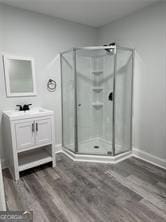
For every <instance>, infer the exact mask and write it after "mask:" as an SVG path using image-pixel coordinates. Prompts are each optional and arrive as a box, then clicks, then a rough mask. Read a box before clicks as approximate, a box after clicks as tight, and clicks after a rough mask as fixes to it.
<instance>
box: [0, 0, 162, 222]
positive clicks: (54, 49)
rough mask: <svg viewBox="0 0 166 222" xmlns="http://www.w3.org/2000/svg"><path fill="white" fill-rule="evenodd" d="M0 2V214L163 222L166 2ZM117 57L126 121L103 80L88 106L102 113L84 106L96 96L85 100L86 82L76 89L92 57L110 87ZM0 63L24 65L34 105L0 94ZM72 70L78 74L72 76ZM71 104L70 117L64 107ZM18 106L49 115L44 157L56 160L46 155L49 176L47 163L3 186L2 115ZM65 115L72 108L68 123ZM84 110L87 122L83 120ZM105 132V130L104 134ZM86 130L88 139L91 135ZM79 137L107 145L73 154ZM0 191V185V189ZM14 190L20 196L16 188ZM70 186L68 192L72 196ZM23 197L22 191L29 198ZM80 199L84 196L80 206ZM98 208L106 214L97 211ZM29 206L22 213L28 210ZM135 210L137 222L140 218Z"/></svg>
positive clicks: (0, 68)
mask: <svg viewBox="0 0 166 222" xmlns="http://www.w3.org/2000/svg"><path fill="white" fill-rule="evenodd" d="M0 2H1V3H0V53H1V59H0V79H1V81H0V157H1V164H2V168H3V183H4V192H3V185H2V186H1V188H0V189H1V191H0V194H1V193H2V199H5V201H4V202H5V203H4V204H3V209H7V210H8V211H9V212H10V211H12V210H20V211H21V210H28V211H33V218H34V221H76V222H79V221H97V222H98V221H104V222H107V221H113V222H114V221H126V222H127V221H143V222H144V221H155V222H156V221H166V211H165V209H166V203H165V198H166V188H165V184H166V171H165V170H166V119H165V118H164V117H165V116H166V99H165V98H166V54H165V45H166V40H165V33H166V29H165V24H166V2H164V1H162V2H161V1H157V0H154V1H142V3H140V1H138V0H135V1H134V2H133V1H131V0H125V1H124V2H125V3H124V2H122V1H118V3H115V1H103V2H102V4H101V1H99V0H94V1H92V0H89V1H85V2H82V1H78V2H76V1H70V0H69V1H65V0H62V2H61V3H60V2H59V1H56V0H55V1H48V2H46V1H32V0H31V1H29V3H26V1H24V0H22V1H16V0H13V1H10V0H7V1H3V0H0ZM94 7H95V10H93V8H94ZM53 8H55V9H54V10H53ZM66 9H68V10H67V11H66ZM83 9H84V12H82V11H83ZM78 12H79V13H78ZM85 12H86V13H85ZM84 14H85V15H84ZM112 43H115V46H116V47H117V48H116V47H114V45H109V44H112ZM104 45H106V46H104ZM87 47H88V48H87ZM93 47H96V48H93ZM118 47H119V50H120V48H121V49H122V48H126V49H130V50H131V54H130V53H129V54H130V55H129V54H128V51H127V52H126V51H125V52H126V53H125V52H122V54H123V53H124V55H123V59H124V58H125V59H127V58H130V59H131V60H130V64H129V65H128V66H127V68H128V69H125V71H126V70H128V72H127V71H126V73H127V74H129V77H130V78H129V82H127V83H129V85H127V89H128V91H127V92H130V93H128V94H127V96H128V97H127V96H126V95H125V92H126V91H124V94H121V96H122V97H121V101H122V102H123V103H124V106H125V105H126V104H127V103H128V104H127V105H128V106H127V107H128V109H129V110H130V112H129V111H128V112H127V114H126V113H125V112H124V110H123V109H122V110H120V109H121V108H123V107H124V106H123V107H121V106H120V107H119V108H118V107H117V109H116V104H114V105H113V102H114V101H111V100H109V96H110V93H112V92H115V89H114V88H113V86H115V84H113V81H112V82H111V84H112V85H111V84H110V85H109V81H107V79H104V77H103V80H104V81H105V82H104V84H105V86H104V87H103V88H104V89H106V87H108V89H107V91H106V93H105V94H104V93H103V92H97V93H96V94H97V96H99V94H100V93H101V94H102V96H103V97H102V99H101V98H100V100H102V103H103V104H104V106H105V104H107V106H108V107H107V109H108V110H105V112H103V113H102V112H101V109H102V107H97V108H96V107H95V108H94V107H93V106H94V104H93V103H94V100H93V101H90V102H91V106H90V105H89V104H90V102H89V99H90V98H91V99H94V97H93V96H94V95H96V94H95V92H94V91H95V90H96V88H95V90H94V89H93V91H92V88H93V87H96V86H93V85H92V84H91V86H90V87H89V85H88V87H89V88H86V87H87V85H84V81H85V79H83V80H82V79H81V78H80V79H81V80H80V79H79V77H80V75H79V74H80V72H81V74H82V73H86V69H88V68H89V69H91V68H92V64H91V63H90V62H91V61H90V59H91V58H92V57H93V56H94V54H95V55H100V54H101V55H104V56H105V58H106V60H105V64H104V65H105V68H106V72H107V69H108V74H109V64H110V73H112V75H114V77H117V76H118V74H117V75H116V73H117V72H114V71H116V70H114V68H116V62H115V57H116V56H117V60H116V61H117V62H118V61H119V60H118V58H119V57H118V56H119V55H120V54H118ZM73 49H74V50H73ZM106 49H107V50H106ZM110 49H112V50H113V51H114V52H113V55H110V52H108V50H110ZM68 50H69V51H68ZM130 50H129V51H130ZM66 51H67V52H68V53H69V54H68V55H69V57H70V58H71V59H69V60H70V62H71V66H72V69H71V70H70V71H68V70H67V74H68V73H69V72H71V73H69V75H70V77H71V79H69V83H71V84H70V85H67V86H69V90H70V93H71V94H67V93H66V91H65V89H66V88H64V85H63V83H64V82H65V81H66V80H67V77H66V73H65V72H64V71H63V70H64V68H65V67H64V65H65V64H66V63H64V60H63V57H65V52H66ZM75 53H76V54H75ZM4 55H5V56H8V55H10V56H13V58H18V57H19V58H20V60H21V58H33V61H34V62H33V64H34V72H33V77H34V78H33V82H34V84H35V85H34V86H35V87H34V88H35V89H36V92H35V93H34V95H26V96H23V95H22V96H11V95H9V94H7V88H8V87H7V81H6V76H7V72H4V71H5V70H6V69H5V68H6V67H5V65H4ZM101 55H100V56H101ZM127 56H128V57H127ZM85 58H87V60H85ZM69 60H68V61H69ZM100 62H101V60H100V61H97V65H99V66H100V67H99V68H100V70H101V66H102V65H101V64H100ZM74 63H76V66H77V69H79V73H77V72H76V71H75V70H74ZM84 63H85V65H84ZM75 74H76V77H77V81H76V79H75V77H74V75H75ZM125 77H126V76H125ZM49 80H53V82H52V83H53V87H54V86H55V90H54V89H53V90H49V88H48V84H49ZM70 80H72V82H71V81H70ZM127 81H128V80H127ZM74 83H75V85H74ZM116 83H118V77H117V78H116ZM104 84H103V85H104ZM84 86H85V89H86V93H87V92H90V93H89V95H87V96H86V94H85V92H84ZM109 87H110V88H109ZM76 89H77V92H76ZM79 89H80V90H79ZM117 89H118V87H116V92H117V94H116V95H118V92H119V91H117ZM101 90H102V91H103V89H101ZM65 93H66V94H65ZM63 97H65V103H64V104H63V101H64V98H63ZM86 97H87V99H86ZM76 98H77V102H78V103H77V105H78V107H75V106H74V105H75V104H74V103H73V102H74V101H75V99H76ZM126 98H128V100H127V99H126ZM125 99H126V101H125ZM129 100H130V101H129ZM95 101H96V100H95ZM97 102H98V100H97ZM24 104H32V106H30V110H33V109H35V108H38V107H40V108H42V109H46V110H49V111H50V112H52V113H53V114H51V117H50V118H51V121H52V124H53V125H52V127H53V128H52V129H53V132H52V133H53V134H52V135H53V143H52V145H53V146H52V147H53V150H54V151H55V153H53V154H52V155H53V158H55V159H56V163H54V164H53V165H54V168H52V165H51V164H50V165H49V163H48V164H41V165H40V164H39V165H40V166H35V167H33V168H30V169H27V170H26V171H25V172H21V173H20V174H19V178H14V177H12V176H11V178H10V176H9V174H10V173H9V172H8V171H7V170H6V169H7V168H8V162H9V156H8V152H7V149H8V148H6V145H5V143H6V142H5V141H8V140H9V137H10V135H8V136H4V135H6V134H5V133H4V131H5V130H4V126H3V124H4V123H3V116H4V112H5V111H10V110H15V109H16V105H22V106H23V105H24ZM64 105H65V106H66V107H64ZM92 105H93V106H92ZM97 105H100V104H97ZM64 108H65V109H64ZM68 108H71V110H70V112H72V114H71V116H70V115H69V114H68ZM84 108H85V109H84ZM92 108H93V110H94V114H92V113H91V111H92ZM103 108H104V107H103ZM109 108H110V111H109ZM114 108H115V110H114ZM17 109H18V107H17ZM117 110H118V111H119V113H118V115H120V114H121V113H122V114H125V115H126V116H125V120H126V119H127V123H126V122H124V123H123V122H119V124H120V125H119V124H117V122H116V117H117V115H116V114H117V113H116V112H117ZM27 112H28V111H27ZM100 112H101V113H100ZM95 113H96V114H99V113H100V115H102V118H101V119H100V118H98V117H96V119H95V121H94V120H93V121H92V119H90V120H89V115H92V117H94V115H95ZM113 113H114V114H113ZM27 115H28V114H27ZM68 115H69V116H68ZM113 116H114V118H113ZM76 117H77V120H76ZM65 118H67V120H69V121H66V120H65ZM120 119H121V118H120ZM96 120H97V121H98V120H99V121H101V120H102V121H101V122H97V121H96ZM65 121H66V122H65ZM78 121H80V122H79V123H78ZM77 123H78V124H77ZM95 123H96V124H97V123H98V125H97V126H96V125H95ZM104 124H105V125H104ZM106 126H108V128H105V129H104V127H106ZM119 126H120V127H121V128H123V126H125V127H126V128H127V130H126V128H125V131H124V132H125V133H127V136H128V138H127V141H128V147H127V149H125V147H124V146H121V150H120V152H119V151H118V152H117V153H116V150H117V149H116V129H117V127H119ZM92 127H93V128H94V130H96V131H97V132H96V134H94V135H92V132H94V130H93V131H92ZM121 128H120V129H121ZM123 129H124V128H123ZM118 130H119V128H118ZM64 131H65V132H64ZM118 132H119V131H118ZM64 134H65V135H66V136H67V137H69V139H70V144H67V145H68V146H67V147H66V148H67V149H66V148H65V147H64V144H65V142H66V138H65V135H64ZM43 135H44V134H43ZM85 135H86V140H89V139H91V138H96V137H98V136H99V135H106V138H108V140H109V139H110V143H109V145H108V149H106V152H105V150H104V149H103V147H104V145H103V144H102V142H99V141H98V140H97V139H95V141H94V142H93V141H92V145H89V144H86V143H85V144H84V146H81V145H80V144H81V140H82V138H83V137H84V136H85ZM109 135H110V136H109ZM71 141H72V149H70V146H71ZM49 149H50V148H49ZM82 149H83V151H82ZM124 151H125V152H124ZM116 154H117V155H116ZM121 155H122V156H121ZM54 156H55V157H54ZM102 172H103V173H102ZM17 174H18V172H17ZM0 175H1V174H0ZM15 179H16V180H15ZM39 179H40V180H39ZM47 179H48V183H47ZM102 180H103V183H102ZM1 181H2V179H1V176H0V185H1ZM20 181H21V183H23V186H19V185H18V184H19V182H20ZM115 181H116V182H115ZM95 183H96V184H95ZM105 183H106V184H105ZM35 184H36V188H35ZM67 184H69V185H68V186H67ZM70 184H72V185H73V186H72V188H71V187H70ZM139 186H140V187H141V189H139ZM148 186H150V187H151V188H152V189H151V192H150V191H149V192H148V190H147V189H146V188H147V187H148ZM27 187H28V188H27ZM43 187H44V188H45V189H46V192H43V196H42V191H43V190H44V188H43ZM25 188H27V189H29V190H30V191H29V194H28V192H26V189H25ZM37 188H38V192H37V190H36V189H37ZM129 190H131V193H130V192H129ZM81 191H83V192H84V193H85V194H84V195H83V197H82V198H80V195H81ZM24 192H25V196H24ZM35 192H36V193H37V195H35ZM4 193H5V195H4ZM19 193H20V196H19ZM70 193H71V194H72V195H70ZM106 193H107V194H108V197H107V195H106ZM22 195H23V197H22ZM63 195H64V196H63ZM88 195H89V197H88ZM150 195H151V197H150ZM46 196H48V200H46V199H47V198H46ZM161 196H162V197H161ZM109 197H110V199H109ZM21 198H22V199H23V200H22V199H21ZM88 198H89V199H88ZM95 198H96V199H95ZM107 198H108V199H107ZM111 198H112V199H111ZM120 198H122V199H120ZM25 199H27V202H26V201H25ZM34 200H35V201H34ZM99 200H101V204H103V205H104V206H105V209H101V210H100V207H101V206H100V203H99V202H98V201H99ZM155 200H156V202H155ZM28 201H30V203H31V206H28ZM33 201H34V203H33ZM111 201H112V202H111ZM114 201H115V202H114ZM128 202H130V203H128ZM20 203H21V204H20ZM156 203H158V204H156ZM123 204H124V205H123ZM125 204H126V205H125ZM21 205H23V206H22V207H21ZM114 205H115V206H114ZM0 206H1V205H0ZM46 206H47V207H46ZM141 207H142V208H141ZM81 208H82V210H81ZM122 208H124V209H122ZM109 209H110V212H109ZM135 209H138V214H140V215H141V216H138V214H137V212H135ZM141 209H142V211H145V212H144V213H142V211H141ZM127 212H130V214H131V215H128V213H127ZM154 212H155V213H154ZM150 214H151V215H152V216H150ZM84 215H86V216H85V217H84ZM132 218H134V219H132Z"/></svg>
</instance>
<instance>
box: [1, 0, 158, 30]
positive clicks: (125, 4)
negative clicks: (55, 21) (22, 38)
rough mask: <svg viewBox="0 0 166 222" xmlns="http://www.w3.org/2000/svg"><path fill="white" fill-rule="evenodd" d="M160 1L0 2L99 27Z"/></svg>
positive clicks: (62, 0)
mask: <svg viewBox="0 0 166 222" xmlns="http://www.w3.org/2000/svg"><path fill="white" fill-rule="evenodd" d="M159 1H160V0H0V2H3V3H5V4H8V5H11V6H15V7H19V8H22V9H27V10H30V11H34V12H39V13H43V14H46V15H50V16H54V17H58V18H63V19H66V20H69V21H72V22H77V23H80V24H84V25H89V26H93V27H99V26H102V25H105V24H108V23H110V22H112V21H113V20H116V19H119V18H122V17H124V16H126V15H128V14H130V13H133V12H134V11H137V10H139V9H141V8H144V7H146V6H148V5H150V4H152V3H155V2H159Z"/></svg>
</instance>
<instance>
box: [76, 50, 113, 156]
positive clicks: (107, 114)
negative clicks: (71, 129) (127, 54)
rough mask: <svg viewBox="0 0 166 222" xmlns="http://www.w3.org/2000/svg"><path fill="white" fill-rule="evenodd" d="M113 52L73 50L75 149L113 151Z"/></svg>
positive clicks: (83, 152)
mask: <svg viewBox="0 0 166 222" xmlns="http://www.w3.org/2000/svg"><path fill="white" fill-rule="evenodd" d="M113 73H114V55H113V54H112V53H108V52H107V51H106V50H104V49H95V50H86V49H81V50H77V51H76V83H77V139H78V153H80V154H93V155H112V133H113V132H112V120H113V115H112V111H113V101H112V99H111V96H112V95H113V94H112V95H111V93H112V92H113Z"/></svg>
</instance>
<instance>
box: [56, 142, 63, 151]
mask: <svg viewBox="0 0 166 222" xmlns="http://www.w3.org/2000/svg"><path fill="white" fill-rule="evenodd" d="M60 152H62V144H56V145H55V153H60Z"/></svg>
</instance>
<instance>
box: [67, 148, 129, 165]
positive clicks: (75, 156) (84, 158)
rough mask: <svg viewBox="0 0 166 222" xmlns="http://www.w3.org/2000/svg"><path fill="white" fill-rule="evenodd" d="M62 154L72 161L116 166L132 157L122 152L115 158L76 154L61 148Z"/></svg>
mask: <svg viewBox="0 0 166 222" xmlns="http://www.w3.org/2000/svg"><path fill="white" fill-rule="evenodd" d="M63 153H64V154H65V155H67V156H68V157H69V158H70V159H72V160H73V161H80V162H94V163H111V164H116V163H119V162H121V161H123V160H125V159H127V158H130V157H131V156H132V151H128V152H124V153H121V154H118V155H116V156H110V155H96V154H78V153H73V152H72V151H70V150H68V149H66V148H63Z"/></svg>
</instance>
